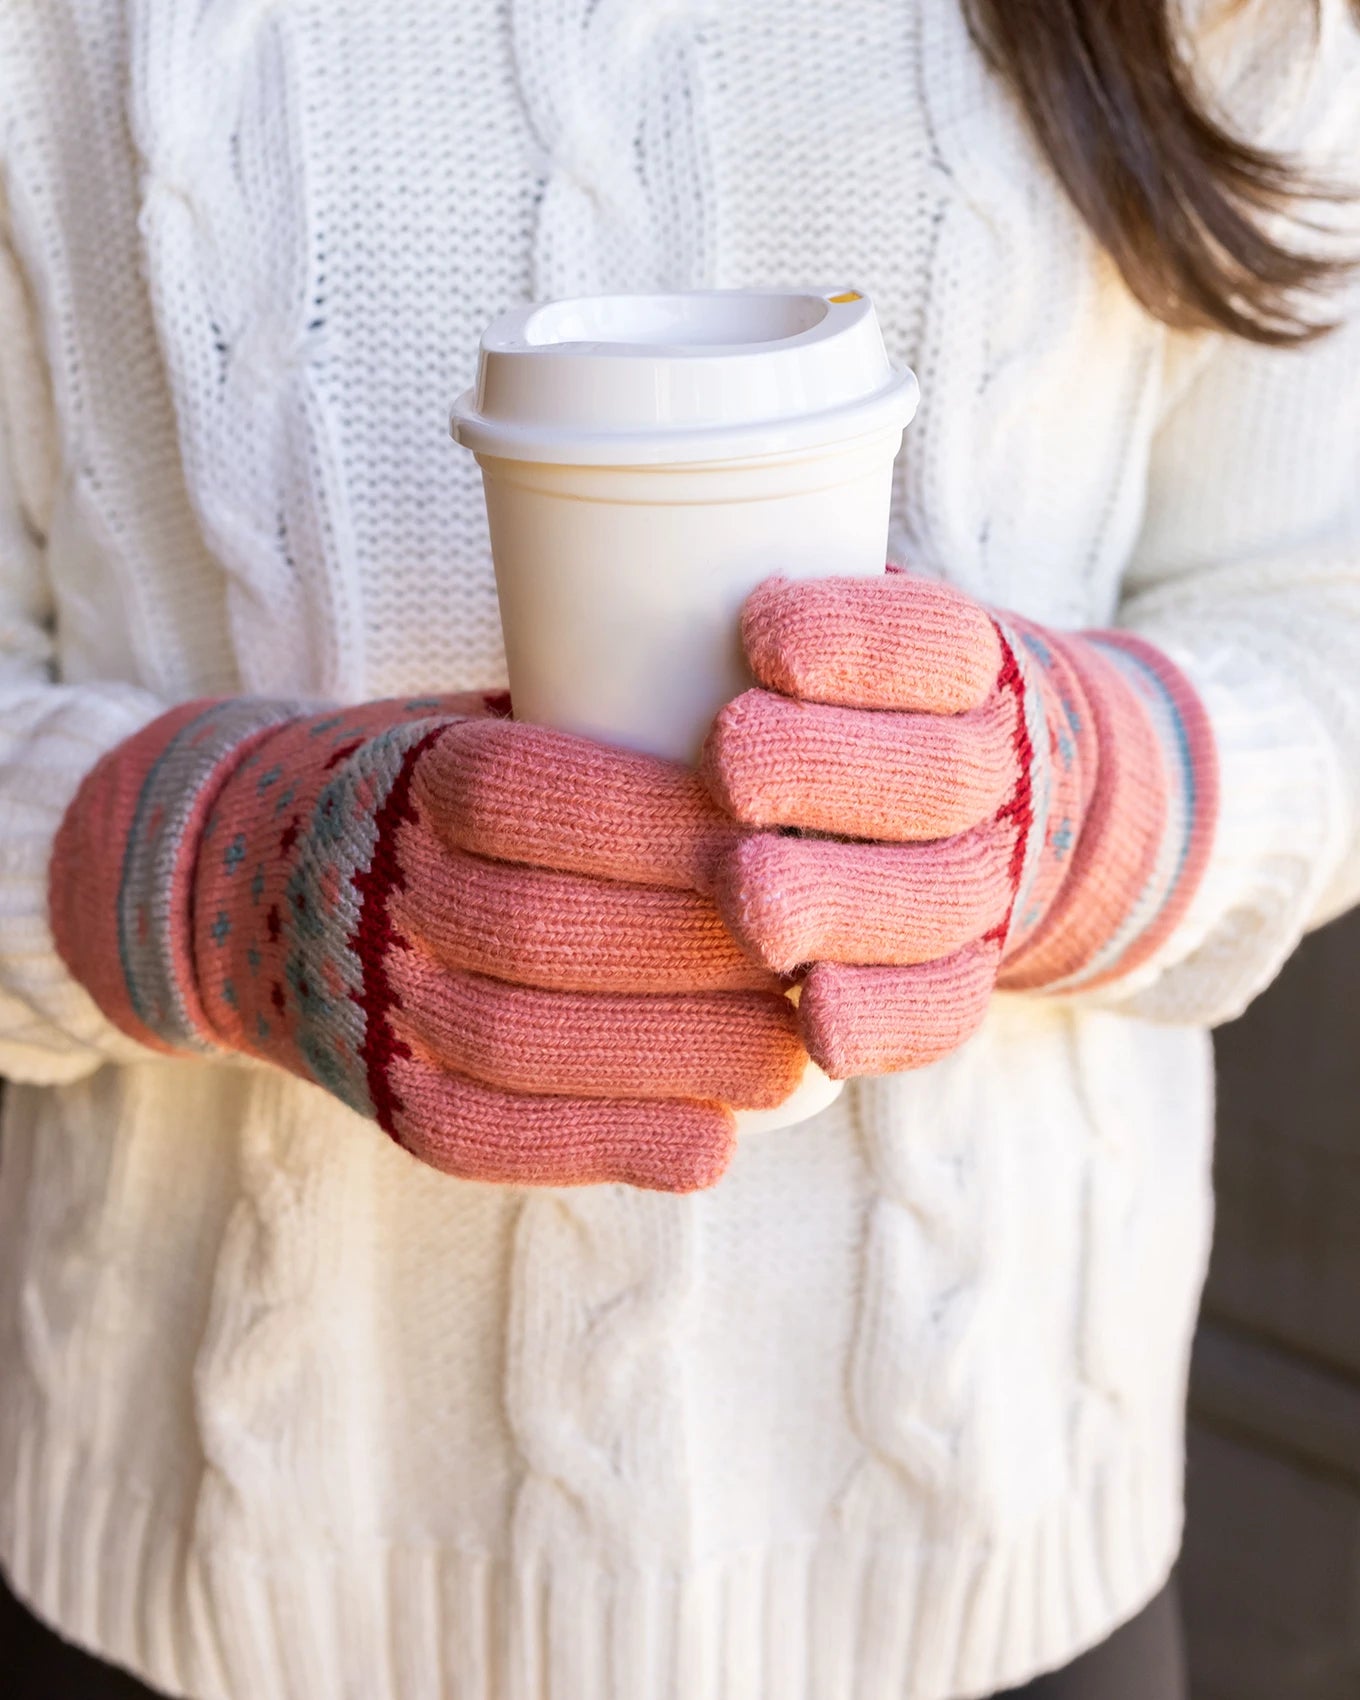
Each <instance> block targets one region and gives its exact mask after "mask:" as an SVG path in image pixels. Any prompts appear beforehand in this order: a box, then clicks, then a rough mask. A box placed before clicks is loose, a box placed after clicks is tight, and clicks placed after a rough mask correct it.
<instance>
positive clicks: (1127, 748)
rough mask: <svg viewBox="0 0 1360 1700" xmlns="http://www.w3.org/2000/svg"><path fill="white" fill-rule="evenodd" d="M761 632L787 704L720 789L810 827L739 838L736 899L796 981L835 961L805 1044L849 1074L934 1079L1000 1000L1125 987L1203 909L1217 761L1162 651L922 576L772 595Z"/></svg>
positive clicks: (748, 936)
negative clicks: (1069, 627)
mask: <svg viewBox="0 0 1360 1700" xmlns="http://www.w3.org/2000/svg"><path fill="white" fill-rule="evenodd" d="M742 629H743V636H744V641H745V645H746V653H747V656H748V659H749V661H750V664H751V667H752V669H753V670H754V672H755V675H756V678H757V679H758V680H759V681H760V683H761V684H762V685H763V686H765V687H767V688H765V689H759V690H752V691H748V692H746V693H745V694H744V695H743V696H740V697H738V698H737V699H736V701H735V702H732V703H730V704H729V705H728V706H727V707H726V708H725V709H724V710H723V712H722V714H721V715H720V716H719V719H718V721H717V724H716V726H715V727H714V730H713V733H712V735H711V737H710V739H709V744H708V748H707V752H706V771H707V774H708V777H709V781H710V785H711V787H712V789H713V790H714V792H715V794H716V795H717V796H718V797H719V798H720V799H721V800H722V802H723V803H724V804H725V805H726V807H727V808H728V809H729V810H730V812H731V813H732V814H733V815H734V816H735V817H736V818H737V819H738V820H739V821H743V822H747V823H749V824H751V825H752V826H756V827H764V828H782V829H785V830H784V831H782V832H781V831H773V830H771V831H766V832H762V833H759V834H757V835H755V836H752V837H749V838H746V839H744V840H738V841H735V842H734V843H733V845H732V846H731V847H730V848H729V850H728V851H727V853H726V855H725V857H724V859H723V861H722V863H721V865H720V868H719V872H718V875H717V890H718V896H719V902H720V904H721V907H722V909H723V912H724V914H725V915H726V917H727V919H728V922H729V925H730V926H731V927H732V929H733V931H734V932H735V933H736V934H737V936H738V937H739V938H741V939H742V940H743V941H744V942H745V943H746V944H747V945H748V946H749V947H750V948H751V949H752V950H753V952H755V953H756V954H757V955H758V956H759V957H760V958H761V960H763V961H764V962H766V963H767V964H768V965H769V966H770V967H771V968H772V969H775V970H778V971H779V972H781V973H788V972H792V971H794V970H796V969H798V968H799V967H800V965H803V964H808V963H810V964H812V966H811V968H810V969H809V970H808V972H807V976H806V981H805V984H804V988H803V992H802V999H801V1004H800V1016H801V1022H802V1031H803V1037H804V1041H805V1043H806V1044H807V1047H808V1050H809V1051H810V1052H811V1054H812V1056H813V1057H814V1058H815V1059H816V1061H817V1062H819V1063H820V1064H821V1065H822V1067H823V1068H824V1069H826V1071H827V1072H828V1073H829V1074H832V1075H834V1076H837V1077H842V1078H843V1077H846V1076H849V1075H855V1074H883V1073H891V1072H893V1071H896V1070H898V1069H907V1068H916V1067H919V1066H921V1065H922V1064H925V1063H929V1062H932V1061H934V1060H935V1059H936V1058H937V1057H940V1056H942V1055H944V1054H945V1053H947V1052H948V1051H951V1050H953V1049H954V1048H955V1047H956V1046H957V1045H959V1044H961V1043H962V1042H963V1040H964V1039H966V1038H967V1037H968V1036H969V1034H970V1033H972V1032H973V1030H974V1029H975V1028H976V1027H977V1025H978V1024H979V1022H980V1021H981V1020H982V1017H983V1015H984V1013H985V1011H986V1008H987V1004H988V1000H989V999H990V997H991V994H992V990H993V988H994V987H995V986H996V985H997V984H998V983H999V984H1000V985H1001V986H1003V987H1006V988H1013V989H1016V990H1020V989H1026V990H1033V989H1040V988H1042V989H1045V990H1049V991H1057V990H1063V991H1069V990H1077V989H1079V988H1081V989H1085V988H1090V987H1094V986H1098V985H1101V984H1102V983H1104V982H1105V981H1108V980H1111V979H1113V978H1115V977H1116V976H1117V975H1123V974H1126V973H1128V972H1129V971H1130V970H1132V969H1134V968H1136V967H1137V966H1138V965H1139V964H1140V963H1142V962H1145V961H1146V960H1147V959H1148V958H1149V956H1151V954H1152V953H1153V952H1154V951H1155V950H1156V949H1157V948H1158V946H1159V945H1160V944H1161V943H1162V942H1163V941H1164V940H1165V939H1166V938H1167V936H1168V935H1169V934H1170V933H1171V931H1172V929H1173V928H1174V927H1175V926H1176V924H1177V922H1178V921H1179V920H1180V919H1181V918H1182V916H1183V915H1184V913H1185V910H1186V906H1187V905H1188V903H1189V901H1190V898H1191V896H1192V894H1193V892H1194V890H1195V888H1196V886H1197V885H1198V883H1199V880H1200V878H1201V876H1202V874H1203V871H1204V866H1205V862H1206V860H1207V858H1208V854H1209V847H1210V843H1211V840H1212V836H1213V830H1214V821H1215V816H1216V812H1217V796H1218V771H1217V762H1216V757H1215V752H1214V745H1213V738H1212V733H1211V729H1210V726H1209V723H1208V719H1207V717H1206V715H1205V711H1204V708H1203V706H1202V705H1201V703H1200V702H1199V700H1198V698H1197V697H1196V696H1195V693H1194V691H1193V690H1192V689H1191V687H1190V685H1189V684H1188V683H1187V682H1186V680H1185V679H1184V678H1183V677H1182V675H1181V674H1180V673H1179V672H1178V671H1177V670H1176V669H1175V668H1174V667H1173V666H1172V664H1171V663H1170V662H1169V661H1168V660H1167V659H1166V657H1165V656H1163V655H1161V654H1160V653H1159V652H1157V651H1156V650H1154V649H1153V648H1151V646H1149V645H1148V644H1146V643H1143V642H1142V641H1140V640H1139V639H1137V638H1135V637H1132V636H1129V635H1128V634H1126V633H1116V632H1101V633H1087V634H1085V635H1083V636H1076V635H1073V634H1067V633H1064V634H1059V633H1056V632H1050V631H1045V630H1042V629H1041V628H1039V627H1037V626H1033V625H1030V624H1028V623H1027V622H1025V621H1023V620H1019V619H1015V618H1013V617H1011V616H1006V617H1004V618H998V617H994V616H993V615H992V614H991V613H989V612H988V611H987V610H986V609H984V608H983V607H981V606H980V605H979V604H978V603H976V602H974V601H973V600H972V599H971V598H970V597H967V596H964V595H962V594H961V593H960V592H958V591H956V590H952V589H950V588H949V587H948V586H946V585H942V584H938V583H935V582H933V581H931V580H927V579H921V578H916V577H912V576H910V575H908V574H906V573H900V572H896V571H890V572H889V573H888V574H887V575H885V576H884V577H883V578H882V579H826V580H820V581H816V582H805V583H800V584H790V583H787V582H784V581H782V580H778V579H776V580H772V581H770V582H769V583H767V584H765V585H763V586H762V587H761V588H760V589H759V590H757V591H756V593H755V594H754V595H753V596H752V597H751V599H750V600H749V602H748V603H747V605H746V610H745V615H744V619H743V627H742ZM787 829H797V830H796V831H795V832H794V833H793V834H792V835H790V833H789V831H788V830H787Z"/></svg>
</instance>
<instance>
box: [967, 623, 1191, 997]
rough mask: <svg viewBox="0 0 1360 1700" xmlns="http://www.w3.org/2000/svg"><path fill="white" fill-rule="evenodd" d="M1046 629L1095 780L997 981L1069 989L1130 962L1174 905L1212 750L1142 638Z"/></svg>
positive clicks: (1183, 897) (1170, 919)
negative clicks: (1061, 864)
mask: <svg viewBox="0 0 1360 1700" xmlns="http://www.w3.org/2000/svg"><path fill="white" fill-rule="evenodd" d="M1048 636H1049V641H1050V642H1051V643H1052V644H1053V646H1054V647H1055V648H1056V649H1058V650H1059V651H1060V652H1061V654H1062V655H1063V656H1064V657H1065V658H1066V660H1067V662H1068V663H1069V665H1070V667H1071V669H1072V671H1073V672H1074V673H1075V674H1076V676H1077V677H1078V678H1079V680H1080V683H1081V687H1082V693H1083V696H1084V698H1085V701H1086V703H1087V704H1088V706H1089V711H1090V714H1091V716H1092V718H1093V720H1094V725H1095V734H1096V736H1095V746H1096V762H1095V787H1094V791H1093V794H1092V796H1091V799H1090V805H1089V808H1088V809H1087V811H1086V815H1085V821H1084V824H1083V826H1082V830H1081V834H1080V837H1079V839H1078V842H1077V844H1076V848H1075V852H1074V853H1073V855H1072V857H1071V865H1070V868H1069V870H1068V873H1067V876H1066V879H1065V880H1064V882H1063V884H1062V886H1061V888H1060V889H1059V891H1058V893H1057V896H1056V899H1055V901H1054V902H1053V904H1052V907H1051V908H1050V909H1049V911H1048V914H1047V915H1046V917H1045V919H1044V921H1043V923H1042V925H1041V926H1040V927H1039V928H1038V929H1037V930H1036V931H1035V932H1034V934H1033V935H1032V936H1031V937H1029V938H1027V939H1025V940H1024V941H1023V942H1022V943H1021V944H1020V946H1019V948H1018V949H1013V950H1012V952H1011V954H1010V956H1009V957H1008V959H1007V962H1006V965H1005V967H1004V969H1003V972H1002V975H1001V979H1000V984H1002V985H1003V986H1005V987H1007V988H1008V989H1013V990H1021V989H1037V988H1042V989H1044V990H1047V991H1054V992H1056V991H1062V992H1076V991H1086V990H1090V989H1092V988H1094V987H1096V986H1101V985H1105V984H1106V983H1108V982H1109V981H1112V980H1115V979H1118V978H1119V977H1121V976H1123V975H1125V974H1128V973H1130V972H1132V971H1133V970H1134V969H1135V968H1137V967H1139V966H1141V964H1143V963H1144V962H1146V961H1147V960H1148V959H1149V958H1150V957H1151V956H1152V955H1153V954H1154V953H1155V952H1156V951H1157V950H1158V949H1160V948H1161V946H1162V945H1163V944H1164V943H1165V941H1166V940H1167V938H1168V937H1169V936H1170V935H1171V934H1172V933H1173V932H1174V931H1175V928H1176V927H1177V926H1178V925H1179V923H1180V921H1181V919H1182V918H1183V917H1184V915H1185V912H1186V910H1187V908H1188V906H1189V903H1190V900H1191V898H1192V897H1193V895H1194V893H1195V891H1196V889H1197V888H1198V886H1199V884H1200V881H1201V880H1202V878H1203V876H1204V871H1205V867H1206V865H1207V862H1208V858H1209V853H1210V849H1211V847H1212V842H1213V836H1214V828H1215V823H1216V820H1217V814H1218V761H1217V753H1216V750H1215V747H1214V740H1213V734H1212V729H1211V727H1210V724H1209V719H1208V714H1207V711H1206V710H1205V708H1204V706H1203V704H1202V703H1201V702H1200V700H1199V698H1198V696H1197V695H1196V694H1195V691H1194V689H1193V688H1192V686H1191V685H1190V684H1189V682H1188V681H1187V680H1186V678H1185V677H1184V675H1183V674H1182V673H1181V672H1180V671H1179V670H1178V669H1177V668H1176V667H1175V666H1174V665H1173V664H1172V663H1171V662H1170V661H1169V660H1168V659H1167V657H1166V656H1164V655H1163V654H1161V652H1160V651H1158V650H1156V649H1155V648H1153V646H1152V645H1150V644H1148V643H1145V642H1144V641H1143V640H1142V639H1140V638H1136V637H1134V636H1132V635H1131V634H1129V633H1124V632H1092V633H1087V634H1085V635H1084V636H1082V637H1065V636H1057V635H1054V634H1048ZM1054 825H1055V823H1054V822H1052V821H1051V820H1050V821H1048V822H1044V823H1040V822H1037V821H1036V830H1044V831H1046V832H1051V831H1052V830H1053V828H1054Z"/></svg>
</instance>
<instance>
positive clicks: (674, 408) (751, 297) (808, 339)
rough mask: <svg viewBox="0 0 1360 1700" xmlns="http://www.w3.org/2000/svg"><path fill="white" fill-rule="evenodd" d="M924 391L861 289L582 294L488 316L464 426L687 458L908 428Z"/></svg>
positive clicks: (503, 435)
mask: <svg viewBox="0 0 1360 1700" xmlns="http://www.w3.org/2000/svg"><path fill="white" fill-rule="evenodd" d="M917 394H918V392H917V385H916V379H915V377H914V376H913V375H912V374H911V373H910V372H908V371H899V370H898V369H896V368H895V367H894V366H893V365H892V363H891V362H890V361H889V359H888V355H887V351H886V350H885V349H884V346H883V336H882V333H881V331H880V330H879V326H878V320H877V317H876V316H875V314H874V309H873V304H872V303H871V302H870V301H869V299H868V297H867V296H865V295H864V294H863V293H862V292H861V291H859V290H856V289H851V288H839V289H835V290H830V291H820V290H790V291H765V290H707V291H698V292H694V293H691V294H681V295H598V296H584V297H581V298H579V299H576V300H569V301H554V302H549V303H547V304H545V305H538V306H528V307H518V308H515V309H514V310H513V311H511V312H509V313H505V314H503V315H502V316H501V317H500V318H498V319H496V320H495V321H494V322H493V323H492V324H491V325H490V326H489V327H488V329H487V331H486V333H485V334H484V336H483V337H482V344H481V352H480V355H479V359H478V366H477V382H476V385H475V387H474V388H473V389H471V390H469V391H467V392H466V393H465V394H464V395H462V396H460V397H459V398H458V400H457V402H456V403H455V404H454V408H453V416H452V431H453V435H454V437H455V439H456V440H457V441H458V442H460V443H462V444H463V445H464V446H465V447H467V448H469V449H472V450H473V451H474V452H475V453H477V454H479V455H487V456H491V457H495V458H499V459H507V460H529V461H547V462H552V463H555V464H558V465H608V466H664V465H684V464H695V463H699V462H709V461H716V460H724V459H729V458H737V457H746V456H759V455H766V454H782V453H785V452H789V451H795V450H799V449H815V448H818V447H824V446H828V445H830V444H832V443H838V442H842V441H846V440H849V439H851V438H853V437H858V436H863V435H868V434H869V433H870V432H874V431H878V430H887V429H896V430H899V431H900V430H901V429H902V428H903V427H904V426H905V425H906V424H907V422H908V421H909V420H910V418H911V416H912V414H913V413H914V412H915V410H916V401H917Z"/></svg>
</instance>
